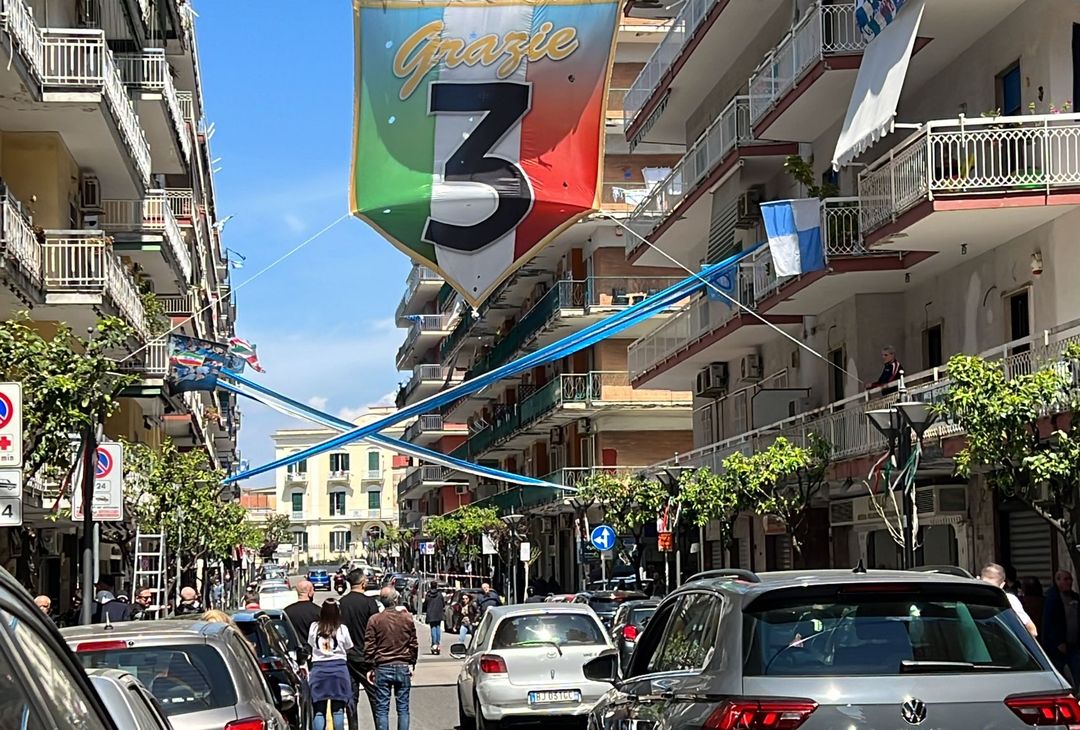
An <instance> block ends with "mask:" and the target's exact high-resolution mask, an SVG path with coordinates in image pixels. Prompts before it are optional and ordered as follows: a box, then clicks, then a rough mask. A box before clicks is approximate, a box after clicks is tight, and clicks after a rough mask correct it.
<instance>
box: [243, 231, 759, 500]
mask: <svg viewBox="0 0 1080 730" xmlns="http://www.w3.org/2000/svg"><path fill="white" fill-rule="evenodd" d="M761 245H762V244H760V243H759V244H755V245H754V246H752V247H751V248H748V249H746V250H743V251H740V252H739V253H737V254H734V255H732V256H729V257H728V258H726V259H724V260H723V261H721V262H719V263H716V264H713V265H711V266H708V267H706V268H704V269H702V270H701V271H699V272H698V273H696V274H693V275H692V276H690V277H687V278H686V279H683V280H682V281H680V282H678V283H676V284H672V285H671V286H669V287H668V288H667V289H664V290H662V291H660V292H657V293H656V294H653V295H652V296H649V297H646V298H645V299H644V300H642V301H640V302H638V303H637V304H634V305H632V306H630V307H627V308H626V309H624V310H623V311H621V312H618V313H616V314H613V315H611V316H610V317H607V318H605V319H603V320H601V321H599V322H597V323H595V324H592V325H589V326H588V327H585V328H584V329H582V330H580V331H578V332H575V333H573V334H571V335H567V336H566V337H564V338H563V339H561V340H559V341H558V342H554V343H552V344H550V345H548V346H547V347H543V348H541V349H539V350H537V351H536V352H533V353H530V354H528V355H524V356H522V357H520V358H518V359H517V360H514V361H512V362H509V363H507V364H505V365H501V366H500V367H497V368H495V369H494V370H490V371H488V372H487V373H484V374H483V375H479V376H477V377H475V378H473V379H471V380H466V381H464V382H462V383H460V384H458V385H455V386H454V387H452V388H448V389H446V390H444V391H442V392H440V393H435V394H434V395H431V396H428V397H427V398H424V399H423V400H421V401H418V402H416V403H414V404H412V405H411V406H406V407H405V408H402V409H401V410H399V411H397V412H396V413H394V414H392V415H389V416H387V417H386V418H383V419H380V420H378V421H375V422H373V423H369V424H367V425H364V426H355V427H353V428H351V429H350V430H348V431H346V432H345V433H343V434H341V435H340V436H335V437H333V438H330V439H327V440H326V441H323V442H322V443H319V444H315V445H314V446H311V447H308V448H307V449H304V450H303V451H298V452H296V453H294V454H289V455H287V456H284V457H282V458H280V459H276V460H274V461H271V462H270V463H268V464H263V465H262V466H258V467H255V468H254V469H248V470H247V471H245V472H241V473H240V474H235V475H233V476H231V477H229V478H228V479H226V480H225V483H226V484H232V483H233V482H238V481H242V480H244V479H250V478H251V477H254V476H258V475H259V474H265V473H266V472H268V471H274V470H275V469H281V468H283V467H286V466H289V465H290V464H295V463H298V462H300V461H303V460H305V459H309V458H312V457H315V456H318V455H319V454H323V453H325V452H327V451H331V450H333V449H338V448H341V447H342V446H345V445H346V444H349V443H352V442H353V441H357V440H359V439H363V438H367V437H369V436H371V435H373V434H377V433H378V432H379V431H382V430H383V429H386V428H389V427H390V426H393V425H395V424H398V423H401V422H402V421H404V420H407V419H409V418H413V417H414V416H419V415H422V414H424V413H429V412H431V411H434V410H436V409H437V408H439V407H441V406H443V405H445V404H447V403H451V402H453V401H455V400H457V399H458V398H462V397H464V396H467V395H471V394H473V393H476V392H478V391H481V390H483V389H484V388H486V387H488V386H489V385H491V384H493V383H496V382H498V381H500V380H503V379H504V378H508V377H510V376H512V375H516V374H518V373H521V372H524V371H525V370H528V369H529V368H532V367H536V366H537V365H543V364H544V363H548V362H551V361H553V360H557V359H559V358H562V357H566V356H567V355H571V354H573V353H575V352H578V351H580V350H583V349H585V348H586V347H590V346H592V345H594V344H596V343H597V342H600V341H602V340H604V339H606V338H608V337H610V336H612V335H615V334H618V333H619V332H622V331H624V330H626V329H628V328H630V327H633V326H634V325H636V324H638V323H640V322H643V321H645V320H647V319H648V318H650V317H652V316H653V315H654V314H656V313H657V312H659V311H662V310H664V309H667V308H668V307H670V306H672V305H673V304H675V303H677V302H678V301H680V300H682V299H685V298H686V297H687V296H689V295H690V294H693V293H694V292H696V291H698V290H700V289H702V288H703V287H705V286H708V283H709V281H710V279H711V278H712V277H713V276H716V275H717V274H719V272H721V271H723V270H724V269H727V268H729V267H730V266H731V265H732V264H734V263H737V262H738V261H740V260H741V259H743V258H746V257H747V256H750V255H751V254H752V253H753V252H754V251H756V250H757V249H758V248H760V247H761Z"/></svg>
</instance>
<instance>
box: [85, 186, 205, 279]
mask: <svg viewBox="0 0 1080 730" xmlns="http://www.w3.org/2000/svg"><path fill="white" fill-rule="evenodd" d="M99 224H100V226H101V229H102V230H104V231H107V232H108V233H109V234H110V235H111V236H112V237H113V247H114V249H115V250H116V251H118V252H121V253H123V254H125V255H127V256H130V257H131V258H132V259H133V260H134V261H135V262H136V263H138V264H139V265H140V266H141V267H142V268H143V269H144V270H145V271H146V272H147V273H148V274H149V275H150V277H151V278H152V279H153V280H154V282H155V283H157V284H158V286H159V287H160V288H164V289H186V288H187V286H188V285H189V284H190V283H191V275H192V264H191V253H190V252H189V251H188V244H187V241H186V240H185V238H184V234H183V232H182V231H181V230H180V225H179V223H177V221H176V217H175V215H174V214H173V205H172V199H171V198H169V197H168V195H167V194H166V192H165V191H164V190H151V191H149V192H147V194H146V197H144V198H143V199H142V200H103V201H102V214H101V217H100V219H99ZM162 242H164V244H165V245H164V246H162V245H161V244H162Z"/></svg>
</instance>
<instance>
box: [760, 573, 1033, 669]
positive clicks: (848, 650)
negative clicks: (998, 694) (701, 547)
mask: <svg viewBox="0 0 1080 730" xmlns="http://www.w3.org/2000/svg"><path fill="white" fill-rule="evenodd" d="M897 588H898V587H897V586H896V585H895V584H892V585H890V586H889V590H888V591H887V592H881V591H877V592H875V591H866V592H863V591H860V592H859V593H854V594H853V593H845V592H844V587H843V586H841V587H839V588H837V587H829V588H827V589H818V590H815V589H812V588H811V589H805V588H802V589H799V592H798V593H796V592H795V591H782V592H780V593H781V595H778V596H777V597H775V598H773V597H771V596H768V595H766V596H763V597H762V598H759V599H758V600H757V601H755V602H754V603H753V604H752V605H751V607H750V608H751V610H749V611H746V612H745V616H744V620H743V631H744V635H743V645H744V647H745V651H744V657H745V662H744V668H743V672H744V675H745V676H748V677H762V676H818V677H820V676H868V675H899V674H905V673H911V672H919V673H927V672H942V673H947V674H954V673H958V672H962V671H965V669H966V668H967V667H970V669H967V671H972V670H976V671H978V672H979V673H980V674H981V673H989V672H1030V671H1041V670H1045V667H1044V666H1043V662H1041V661H1040V660H1039V659H1037V658H1036V655H1035V654H1034V653H1033V651H1032V648H1033V647H1034V644H1032V642H1030V641H1028V638H1029V637H1027V633H1026V631H1025V629H1024V627H1023V626H1021V625H1020V620H1019V619H1018V618H1017V616H1016V614H1015V613H1014V612H1013V611H1012V610H1010V609H1009V606H1008V603H1007V602H1006V600H1005V596H1003V595H1001V594H1000V592H997V593H995V592H993V591H990V590H983V589H981V588H979V587H973V588H968V587H966V586H965V587H962V588H958V587H957V586H955V585H942V586H940V587H939V586H933V585H927V584H925V583H924V584H921V585H916V586H912V588H911V590H910V591H904V590H897ZM807 593H810V594H811V595H807ZM814 593H818V594H819V595H816V596H815V595H813V594H814Z"/></svg>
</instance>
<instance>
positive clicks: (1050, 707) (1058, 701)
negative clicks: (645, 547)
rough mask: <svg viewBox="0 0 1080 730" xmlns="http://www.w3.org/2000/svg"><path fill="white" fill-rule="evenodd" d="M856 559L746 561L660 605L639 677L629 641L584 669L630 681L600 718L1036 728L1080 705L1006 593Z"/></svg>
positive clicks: (742, 724) (609, 727)
mask: <svg viewBox="0 0 1080 730" xmlns="http://www.w3.org/2000/svg"><path fill="white" fill-rule="evenodd" d="M856 570H857V572H852V571H841V570H817V571H785V572H778V573H764V574H761V575H760V576H758V575H755V574H753V573H749V572H747V571H731V573H732V574H731V575H729V576H726V577H724V576H717V577H707V578H705V579H702V580H698V581H694V582H691V583H687V584H684V585H683V586H681V587H680V588H678V589H677V590H675V591H674V592H673V593H672V594H671V595H670V596H668V597H667V598H666V599H664V600H663V602H661V604H660V605H659V607H658V608H657V610H656V613H655V614H654V615H653V618H652V620H651V621H650V622H649V625H648V626H647V628H646V629H645V631H644V633H643V634H642V635H641V637H640V638H639V640H638V645H637V649H636V650H635V651H634V654H633V656H632V657H631V659H630V664H629V666H628V668H627V670H626V673H625V678H623V679H619V676H618V675H619V670H618V657H617V655H616V653H615V652H610V653H608V654H606V655H604V656H602V657H599V658H597V659H594V660H592V661H590V662H589V663H588V664H587V665H586V666H585V675H586V676H588V677H589V678H590V679H591V680H593V681H599V680H606V681H608V682H609V683H612V684H615V685H616V686H617V687H618V691H617V692H612V693H610V694H609V695H607V696H606V697H605V698H604V699H603V700H602V701H601V702H600V703H599V704H598V705H597V706H596V708H595V709H594V710H593V713H592V715H591V717H590V721H589V725H590V728H592V729H593V730H616V729H618V728H624V727H626V726H627V724H628V723H629V724H635V719H636V718H638V717H640V716H641V715H640V714H639V713H648V714H647V716H648V717H649V720H650V723H655V726H656V727H672V726H678V727H717V728H759V727H760V728H764V727H773V728H779V727H783V728H790V729H792V730H794V729H795V728H802V729H804V730H818V729H824V728H847V727H858V728H885V727H893V728H899V727H911V726H915V725H921V724H923V723H925V726H926V727H933V728H939V729H942V730H951V729H953V728H957V729H959V728H963V729H966V728H976V727H978V728H991V727H993V728H1024V727H1031V726H1034V725H1060V726H1066V725H1070V724H1075V722H1076V718H1077V717H1080V704H1078V703H1077V701H1076V698H1074V697H1073V696H1072V694H1071V693H1070V691H1069V689H1070V688H1069V685H1068V684H1067V683H1066V682H1065V680H1064V679H1063V678H1062V676H1061V675H1060V674H1058V672H1057V671H1055V670H1054V668H1053V666H1052V665H1051V664H1050V661H1049V660H1048V659H1047V657H1046V655H1045V654H1044V653H1043V651H1042V649H1041V648H1040V647H1039V645H1038V644H1037V643H1036V642H1035V640H1034V639H1032V637H1031V636H1030V635H1029V634H1028V632H1027V631H1026V630H1025V629H1024V627H1023V625H1021V623H1020V620H1019V618H1018V617H1017V616H1016V614H1015V612H1013V611H1012V610H1010V608H1009V603H1008V601H1007V600H1006V597H1005V594H1004V593H1003V592H1002V591H1001V590H1000V589H998V588H996V587H994V586H991V585H989V584H987V583H982V582H979V581H973V580H970V579H967V578H963V577H957V576H951V575H947V574H944V573H920V572H914V571H912V572H904V571H865V570H862V569H856ZM703 687H707V688H708V691H707V692H702V691H701V688H703ZM769 717H772V718H775V720H774V721H773V722H772V724H771V725H768V724H766V718H769Z"/></svg>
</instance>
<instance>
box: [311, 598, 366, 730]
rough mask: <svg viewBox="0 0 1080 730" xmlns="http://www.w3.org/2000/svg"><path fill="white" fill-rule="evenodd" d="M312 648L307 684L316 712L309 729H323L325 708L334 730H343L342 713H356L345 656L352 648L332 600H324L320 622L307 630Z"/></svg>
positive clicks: (346, 630)
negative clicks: (328, 705)
mask: <svg viewBox="0 0 1080 730" xmlns="http://www.w3.org/2000/svg"><path fill="white" fill-rule="evenodd" d="M308 644H310V645H311V669H310V674H309V677H308V684H309V686H310V688H311V704H312V707H313V708H314V711H315V718H314V720H313V722H312V730H326V705H327V703H329V704H330V713H331V717H332V721H333V723H334V725H333V727H334V730H345V710H346V708H348V710H349V712H350V714H351V713H352V712H354V711H355V707H354V704H355V702H356V697H355V695H354V694H353V691H352V677H351V676H350V675H349V667H348V664H347V663H346V655H347V654H348V651H349V649H352V648H353V642H352V637H350V636H349V629H348V627H347V626H345V625H344V624H342V623H341V609H340V608H339V607H338V602H337V601H336V600H334V599H333V598H327V599H326V600H325V601H324V602H323V605H322V610H321V611H319V620H318V621H317V622H316V623H313V624H312V625H311V629H310V630H309V631H308Z"/></svg>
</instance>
